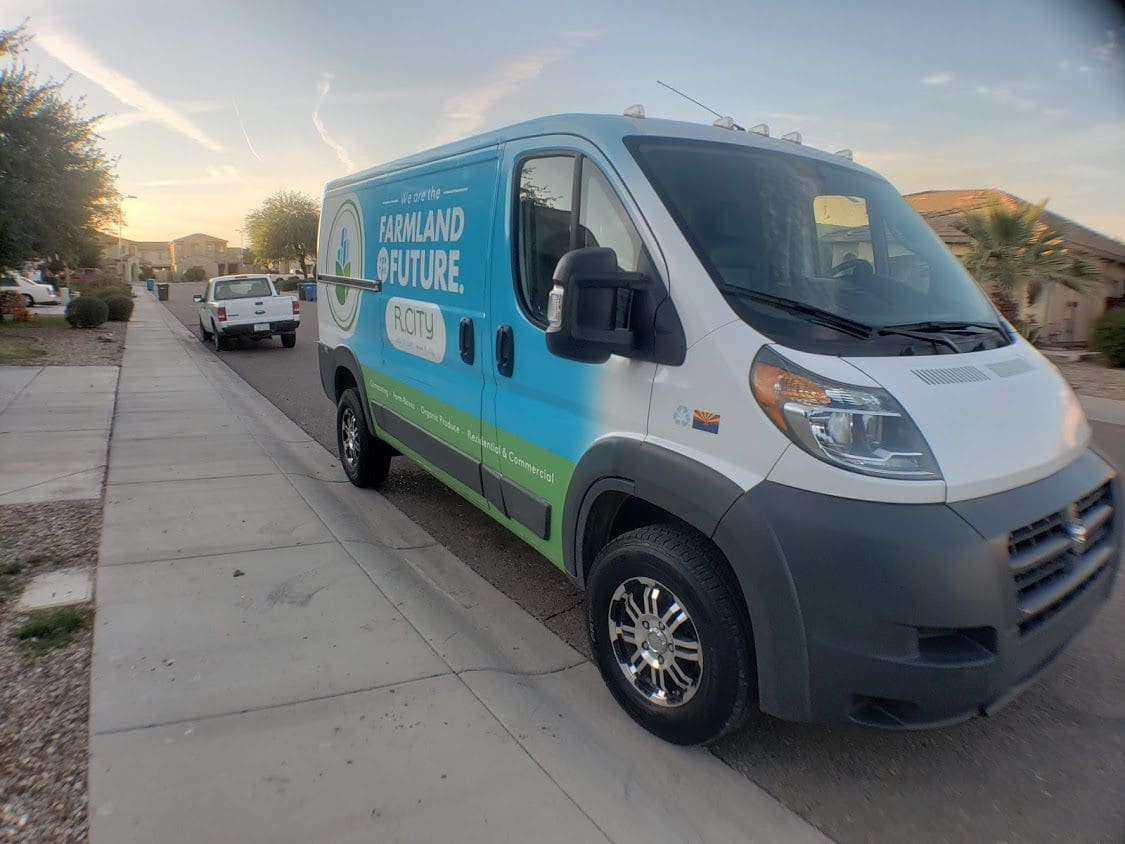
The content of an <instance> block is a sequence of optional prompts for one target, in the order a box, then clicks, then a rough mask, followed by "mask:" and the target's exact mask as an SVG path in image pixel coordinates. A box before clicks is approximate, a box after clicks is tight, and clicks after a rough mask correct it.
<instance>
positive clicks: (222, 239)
mask: <svg viewBox="0 0 1125 844" xmlns="http://www.w3.org/2000/svg"><path fill="white" fill-rule="evenodd" d="M193 237H202V238H206V239H207V240H214V241H218V242H219V243H229V242H230V241H228V240H227V239H226V238H225V237H215V236H214V235H213V234H204V233H203V232H192V233H191V234H185V235H184V236H183V237H175V238H172V240H171V241H170V242H171V243H179V242H180V241H181V240H189V239H191V238H193Z"/></svg>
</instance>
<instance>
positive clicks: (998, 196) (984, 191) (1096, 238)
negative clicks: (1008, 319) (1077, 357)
mask: <svg viewBox="0 0 1125 844" xmlns="http://www.w3.org/2000/svg"><path fill="white" fill-rule="evenodd" d="M906 201H907V202H909V203H910V204H911V206H913V208H914V210H915V211H917V212H918V213H919V214H921V215H922V219H924V220H925V221H926V222H927V223H929V225H930V228H932V229H933V230H934V231H935V232H936V233H937V235H938V237H940V238H941V239H942V240H943V241H945V244H946V245H947V246H948V247H949V248H950V250H951V251H952V252H953V254H954V255H957V256H958V257H960V256H962V255H964V254H965V253H967V252H968V251H969V239H968V237H966V236H965V235H964V234H962V233H961V232H959V231H958V230H957V229H956V228H955V227H954V223H956V222H957V220H958V219H959V218H960V217H961V215H962V214H964V213H965V212H966V211H975V210H979V209H982V208H986V207H988V206H989V205H990V204H992V203H993V202H998V203H1000V204H1002V205H1005V206H1008V207H1015V205H1016V204H1017V203H1023V204H1026V200H1024V199H1021V198H1020V197H1018V196H1014V195H1013V194H1010V193H1007V192H1006V191H1002V190H998V189H996V188H973V189H967V190H929V191H922V192H921V193H911V194H907V195H906ZM1040 219H1041V220H1042V221H1043V222H1044V223H1045V224H1046V225H1048V226H1050V227H1051V228H1053V229H1057V230H1058V231H1059V232H1061V233H1062V234H1063V237H1064V241H1065V244H1066V246H1067V248H1069V249H1071V250H1073V251H1075V252H1081V253H1083V254H1085V255H1086V256H1087V257H1089V258H1090V259H1091V260H1092V261H1093V262H1094V264H1095V265H1097V267H1098V269H1099V270H1100V271H1101V276H1102V281H1101V284H1100V286H1099V288H1098V289H1096V290H1094V291H1092V292H1090V293H1088V294H1085V295H1083V294H1080V293H1075V292H1073V291H1070V290H1066V289H1065V288H1062V287H1060V286H1059V285H1049V286H1047V287H1046V288H1045V289H1044V290H1043V292H1042V293H1041V294H1040V295H1039V297H1038V299H1037V300H1036V301H1035V303H1034V304H1029V303H1028V295H1027V290H1026V289H1023V290H1017V291H1015V293H1016V299H1017V301H1018V303H1019V305H1020V307H1021V309H1022V314H1023V318H1024V319H1026V320H1030V321H1032V322H1034V323H1036V324H1037V325H1039V326H1041V328H1042V341H1043V342H1045V343H1058V344H1063V345H1070V344H1074V345H1078V344H1084V343H1086V342H1087V341H1088V340H1089V339H1090V335H1091V333H1092V332H1093V327H1094V323H1095V321H1096V320H1097V318H1098V317H1099V316H1101V315H1102V314H1103V313H1104V312H1105V310H1106V308H1107V307H1113V306H1120V305H1121V304H1122V302H1121V301H1120V299H1121V297H1122V296H1123V295H1125V243H1121V242H1120V241H1118V240H1114V239H1113V238H1111V237H1107V236H1106V235H1104V234H1101V233H1100V232H1096V231H1094V230H1093V229H1088V228H1086V227H1085V226H1081V225H1079V224H1078V223H1075V222H1074V221H1073V220H1069V219H1067V218H1066V217H1063V216H1061V215H1059V214H1055V213H1053V212H1052V211H1050V210H1049V209H1045V210H1044V211H1043V213H1042V215H1041V216H1040Z"/></svg>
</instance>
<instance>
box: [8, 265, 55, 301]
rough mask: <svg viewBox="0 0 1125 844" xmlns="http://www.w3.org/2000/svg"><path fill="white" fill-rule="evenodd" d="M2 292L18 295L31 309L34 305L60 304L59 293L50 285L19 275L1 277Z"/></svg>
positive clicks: (12, 274)
mask: <svg viewBox="0 0 1125 844" xmlns="http://www.w3.org/2000/svg"><path fill="white" fill-rule="evenodd" d="M0 292H3V293H8V292H12V293H18V294H19V295H20V296H22V297H23V300H24V301H25V302H26V303H27V306H28V307H29V308H30V307H31V306H32V305H57V304H59V301H60V299H59V291H58V290H56V289H55V288H54V287H52V286H51V285H49V284H40V283H39V282H37V281H32V280H31V279H30V278H28V277H27V276H24V275H20V274H19V273H13V272H8V273H4V274H3V275H0Z"/></svg>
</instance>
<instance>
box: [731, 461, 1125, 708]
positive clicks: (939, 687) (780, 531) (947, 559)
mask: <svg viewBox="0 0 1125 844" xmlns="http://www.w3.org/2000/svg"><path fill="white" fill-rule="evenodd" d="M1099 490H1100V491H1101V492H1099V493H1098V494H1100V495H1102V496H1103V497H1102V498H1101V499H1098V500H1099V501H1101V502H1102V503H1103V504H1104V503H1105V501H1109V502H1110V505H1111V507H1112V508H1113V509H1114V511H1115V510H1116V509H1117V508H1119V507H1120V506H1121V501H1122V498H1121V487H1120V482H1119V480H1118V478H1117V476H1116V473H1115V472H1114V471H1113V470H1112V468H1111V467H1109V466H1108V465H1107V464H1106V463H1105V462H1104V461H1103V460H1102V459H1101V458H1099V457H1098V456H1096V455H1095V454H1093V453H1092V452H1087V453H1085V454H1084V455H1083V456H1082V457H1080V458H1079V459H1078V460H1076V461H1075V462H1074V463H1072V464H1071V465H1070V466H1068V467H1066V468H1065V469H1063V470H1062V471H1060V472H1058V473H1057V474H1055V475H1053V476H1051V477H1049V478H1046V479H1044V480H1042V481H1039V482H1036V483H1033V484H1029V485H1027V486H1024V487H1020V488H1017V489H1013V490H1010V491H1007V492H1004V493H1000V494H998V495H992V496H987V497H985V498H979V499H975V500H971V501H964V502H958V503H956V504H952V505H946V504H932V505H895V504H882V503H873V502H866V501H854V500H851V499H844V498H836V497H832V496H826V495H820V494H817V493H811V492H807V491H804V490H799V489H794V488H792V487H785V486H781V485H778V484H773V483H769V482H766V483H763V484H761V485H759V486H758V487H755V488H754V489H753V490H751V491H750V492H747V493H746V494H745V495H743V496H742V497H741V498H740V499H739V500H738V501H737V502H735V504H734V506H733V507H732V508H731V509H730V511H729V512H728V513H727V515H726V516H725V517H724V519H723V520H722V522H721V523H720V525H719V527H718V529H717V530H716V532H715V535H714V537H715V540H716V541H717V542H718V543H719V545H720V547H722V548H723V550H724V552H725V553H726V554H727V557H728V559H730V561H731V563H732V565H733V567H734V569H735V572H736V574H737V576H738V578H739V581H740V583H741V585H742V588H743V591H744V593H745V596H746V601H747V605H748V607H749V609H750V615H751V620H752V623H753V626H754V638H755V646H756V649H757V662H758V672H759V684H760V694H761V705H762V708H763V710H765V711H766V712H769V713H771V714H774V715H777V716H779V717H784V718H790V719H794V720H809V721H838V720H845V719H850V720H853V721H857V722H860V723H866V724H872V725H876V726H886V727H925V726H936V725H941V724H946V723H951V722H954V721H958V720H962V719H964V718H967V717H970V716H972V715H976V714H986V713H987V712H990V711H993V710H994V709H995V708H997V707H998V706H999V705H1000V704H1002V703H1004V702H1006V701H1007V700H1009V699H1010V698H1011V697H1012V696H1013V691H1014V690H1018V689H1019V688H1020V687H1022V686H1023V685H1025V684H1027V683H1028V682H1029V681H1030V680H1031V679H1032V678H1033V677H1034V676H1035V675H1036V674H1037V673H1038V672H1039V671H1040V670H1041V669H1042V668H1043V667H1044V666H1045V665H1046V664H1047V663H1049V662H1050V661H1051V660H1052V659H1053V658H1054V657H1055V656H1057V655H1058V654H1059V653H1060V652H1061V651H1062V650H1063V648H1065V646H1066V645H1067V643H1068V642H1069V641H1070V640H1071V639H1072V638H1073V637H1074V636H1075V635H1076V634H1077V633H1078V632H1079V631H1080V630H1081V629H1082V628H1083V627H1085V626H1086V625H1087V624H1088V623H1089V621H1090V620H1091V618H1092V617H1093V616H1094V614H1095V613H1096V611H1097V610H1098V608H1099V607H1100V606H1101V605H1102V604H1103V603H1104V602H1105V601H1106V599H1107V598H1108V596H1109V593H1110V590H1111V588H1112V585H1113V581H1114V578H1115V577H1116V573H1117V570H1118V568H1119V564H1120V549H1121V521H1122V520H1121V519H1120V518H1119V517H1117V515H1116V512H1114V513H1113V515H1112V516H1111V517H1110V518H1109V519H1108V521H1106V522H1104V524H1102V525H1101V527H1100V530H1099V532H1098V533H1097V534H1096V535H1094V536H1092V537H1091V541H1090V543H1089V544H1088V545H1085V546H1082V547H1074V546H1073V544H1072V543H1069V542H1068V541H1066V540H1065V538H1064V537H1065V524H1063V522H1061V521H1060V520H1059V518H1060V514H1065V513H1066V512H1067V510H1068V508H1069V507H1070V505H1071V504H1072V503H1074V502H1082V501H1085V500H1087V498H1089V496H1090V495H1091V494H1092V493H1095V492H1098V491H1099ZM1099 506H1100V505H1099ZM1091 507H1093V505H1091ZM1091 512H1093V509H1091ZM1052 519H1054V521H1051V520H1052ZM1044 520H1046V521H1044ZM1021 530H1023V531H1024V533H1020V531H1021ZM1028 531H1031V533H1027V532H1028ZM1035 531H1039V533H1035ZM1025 534H1026V535H1029V536H1031V537H1032V539H1031V540H1027V541H1026V542H1025V544H1027V543H1029V542H1030V543H1031V545H1032V546H1033V549H1034V554H1035V555H1038V556H1041V557H1044V558H1045V562H1043V564H1042V567H1041V568H1040V569H1036V570H1034V571H1032V572H1031V573H1030V574H1029V573H1027V572H1021V571H1020V568H1019V566H1018V565H1017V564H1018V563H1019V559H1017V557H1014V556H1013V553H1014V552H1013V551H1012V550H1010V548H1009V542H1010V541H1015V539H1016V538H1018V537H1020V536H1023V535H1025ZM1013 547H1014V546H1013ZM1021 547H1022V546H1021ZM1056 552H1057V553H1056ZM1052 555H1054V556H1052ZM1024 556H1026V554H1024ZM1036 572H1038V573H1036ZM1029 577H1039V578H1041V579H1040V580H1038V581H1036V582H1035V583H1034V584H1033V585H1032V586H1028V585H1027V583H1028V582H1029V581H1027V580H1026V578H1029ZM1021 578H1022V579H1024V580H1022V581H1021Z"/></svg>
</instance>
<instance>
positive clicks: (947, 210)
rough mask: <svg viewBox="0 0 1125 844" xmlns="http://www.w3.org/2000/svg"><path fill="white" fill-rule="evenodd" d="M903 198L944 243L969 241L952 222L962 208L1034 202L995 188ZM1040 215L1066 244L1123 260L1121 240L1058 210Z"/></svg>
mask: <svg viewBox="0 0 1125 844" xmlns="http://www.w3.org/2000/svg"><path fill="white" fill-rule="evenodd" d="M904 198H905V199H906V201H907V202H909V203H910V205H911V206H912V207H913V208H914V210H915V211H917V212H918V213H919V214H921V215H922V217H923V219H925V220H926V222H927V223H929V224H930V227H931V228H932V229H933V230H934V231H935V232H936V233H937V235H938V237H940V238H941V239H942V240H944V241H945V242H946V243H968V242H969V238H968V236H967V235H965V234H964V233H962V232H960V231H958V230H957V229H956V228H955V227H954V225H953V224H954V223H955V222H956V221H957V220H958V218H960V216H961V215H962V214H964V213H965V212H966V211H977V210H980V209H981V208H987V207H988V206H989V205H990V204H991V203H993V202H997V201H998V202H1000V203H1002V204H1004V205H1009V206H1011V205H1015V204H1023V205H1034V204H1035V203H1033V202H1028V201H1027V200H1026V199H1023V198H1022V197H1019V196H1016V195H1015V194H1012V193H1008V192H1007V191H1004V190H1000V189H999V188H965V189H962V190H926V191H919V192H917V193H909V194H906V195H905V197H904ZM1040 219H1041V220H1042V221H1043V222H1044V223H1046V224H1047V225H1048V226H1050V227H1051V228H1056V229H1058V230H1059V231H1060V232H1062V234H1063V235H1064V236H1065V237H1066V240H1067V243H1068V245H1070V246H1072V247H1074V248H1075V249H1077V250H1079V251H1081V252H1085V253H1087V254H1089V255H1093V256H1094V257H1096V258H1103V259H1105V260H1108V261H1113V262H1115V263H1119V264H1125V243H1122V242H1121V241H1119V240H1115V239H1114V238H1112V237H1109V236H1108V235H1104V234H1102V233H1101V232H1097V231H1094V230H1093V229H1090V228H1087V227H1086V226H1083V225H1081V224H1080V223H1076V222H1074V221H1073V220H1071V219H1069V218H1068V217H1064V216H1063V215H1061V214H1056V213H1055V212H1054V211H1051V210H1050V209H1049V208H1045V209H1043V213H1042V215H1041V216H1040Z"/></svg>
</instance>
